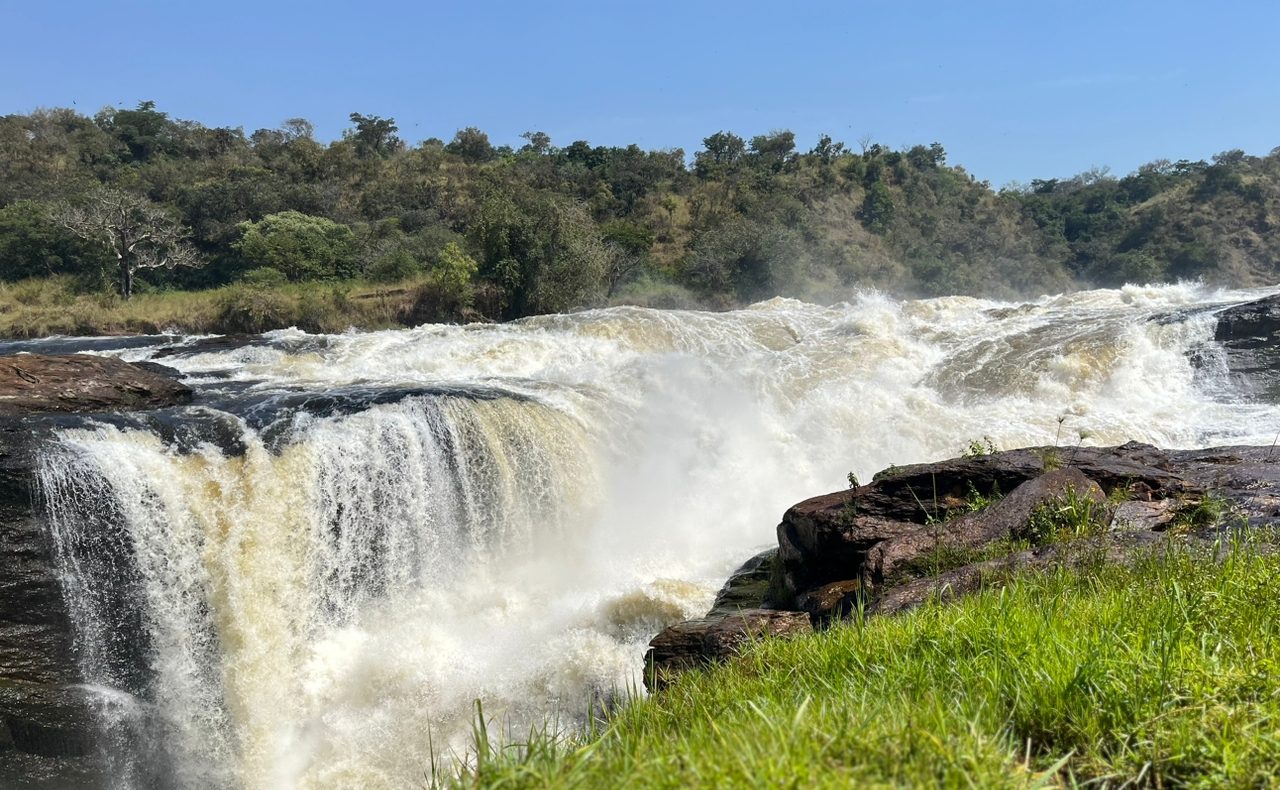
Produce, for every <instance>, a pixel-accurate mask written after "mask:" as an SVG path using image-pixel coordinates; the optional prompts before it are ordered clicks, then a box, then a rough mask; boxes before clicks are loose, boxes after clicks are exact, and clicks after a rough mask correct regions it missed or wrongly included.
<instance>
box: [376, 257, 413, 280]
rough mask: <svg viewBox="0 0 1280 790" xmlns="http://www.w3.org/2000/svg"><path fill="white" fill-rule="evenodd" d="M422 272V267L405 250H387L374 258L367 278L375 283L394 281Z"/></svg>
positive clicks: (406, 278)
mask: <svg viewBox="0 0 1280 790" xmlns="http://www.w3.org/2000/svg"><path fill="white" fill-rule="evenodd" d="M421 273H422V267H421V266H419V265H418V262H417V261H415V260H414V259H413V256H412V255H410V254H409V253H407V252H403V251H401V252H389V253H387V254H386V255H381V256H379V257H378V258H377V259H375V260H374V262H373V264H372V265H371V266H370V267H369V279H370V280H372V281H374V282H375V283H395V282H400V281H401V280H408V279H409V278H411V277H414V276H416V275H419V274H421Z"/></svg>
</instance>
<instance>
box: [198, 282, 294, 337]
mask: <svg viewBox="0 0 1280 790" xmlns="http://www.w3.org/2000/svg"><path fill="white" fill-rule="evenodd" d="M293 317H294V311H293V306H292V304H291V303H290V300H289V298H288V297H287V296H286V295H284V294H282V293H280V292H279V291H274V290H269V289H266V288H255V287H251V286H245V285H233V286H231V287H229V288H227V289H226V290H225V291H224V292H223V295H222V297H221V298H220V299H219V300H218V310H217V317H216V319H215V321H216V323H217V326H218V327H219V328H220V329H222V330H223V331H225V332H250V333H257V332H266V331H268V330H271V329H278V328H279V327H282V326H290V325H291V324H292V323H293Z"/></svg>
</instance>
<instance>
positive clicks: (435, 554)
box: [3, 285, 1280, 788]
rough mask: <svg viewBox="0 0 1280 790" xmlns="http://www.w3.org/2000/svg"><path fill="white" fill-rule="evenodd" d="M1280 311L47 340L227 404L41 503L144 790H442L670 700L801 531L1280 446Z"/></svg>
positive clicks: (119, 446)
mask: <svg viewBox="0 0 1280 790" xmlns="http://www.w3.org/2000/svg"><path fill="white" fill-rule="evenodd" d="M1274 290H1275V289H1269V290H1255V291H1222V290H1215V289H1210V288H1207V287H1204V286H1198V285H1176V286H1161V287H1126V288H1123V289H1118V290H1099V291H1088V292H1081V293H1075V294H1069V295H1062V296H1050V297H1044V298H1041V299H1038V300H1034V301H1030V302H1026V303H1004V302H994V301H985V300H980V299H972V298H967V297H948V298H941V299H931V300H924V301H900V300H895V299H892V298H890V297H887V296H884V295H880V294H875V293H863V294H856V295H852V296H851V298H850V300H849V301H848V302H847V303H841V304H837V305H835V306H830V307H826V306H817V305H811V304H804V303H801V302H796V301H792V300H786V299H774V300H771V301H768V302H763V303H760V304H757V305H753V306H751V307H749V308H746V309H743V310H738V311H734V312H727V313H703V312H690V311H658V310H648V309H640V308H631V307H616V308H610V309H605V310H593V311H588V312H582V313H575V314H571V315H551V316H540V317H536V318H530V319H526V320H523V321H518V322H514V323H510V324H502V325H472V326H422V327H418V328H416V329H405V330H396V331H384V332H354V331H353V332H349V333H346V334H340V335H310V334H307V333H304V332H300V331H297V330H283V331H278V332H271V333H268V334H266V335H263V336H261V337H260V338H254V339H252V340H251V341H249V342H247V343H244V344H231V345H229V346H224V347H216V346H210V345H209V344H208V340H207V339H205V338H196V337H183V336H157V337H140V338H107V339H74V338H63V339H56V338H54V339H46V340H42V341H31V342H25V343H6V344H3V345H4V349H3V350H4V351H5V352H7V353H13V352H15V351H21V350H32V351H61V352H68V351H87V352H89V353H99V354H111V355H116V356H120V357H122V358H123V359H126V360H129V361H144V360H150V361H154V362H157V363H161V364H165V365H168V366H171V367H173V368H176V369H177V370H179V371H180V372H181V374H182V376H183V377H184V380H185V381H186V382H187V383H188V384H189V385H191V386H192V387H193V388H194V389H195V390H196V399H195V402H194V403H193V404H192V405H190V406H186V407H182V408H179V409H169V410H164V411H162V412H157V413H153V414H146V415H139V416H119V417H113V418H99V419H92V420H81V421H79V423H77V424H74V425H68V426H67V427H64V428H62V429H60V430H59V432H58V433H57V435H56V441H54V442H52V443H51V444H49V445H48V446H47V447H46V449H45V451H44V452H43V455H42V456H41V458H40V463H39V469H38V480H39V489H40V492H41V498H42V507H43V508H44V510H45V512H46V514H47V517H48V522H49V525H50V529H51V530H52V532H53V537H54V541H55V546H56V548H57V557H58V563H59V569H60V573H61V576H62V583H63V587H64V590H65V591H66V596H67V599H68V605H69V608H70V610H71V613H72V619H73V624H74V626H75V630H76V636H77V646H78V656H79V660H80V662H81V666H82V668H83V671H84V675H85V678H86V681H87V682H88V683H89V684H91V686H92V687H93V689H94V690H95V698H96V699H97V700H98V709H99V713H100V716H101V719H102V722H103V726H104V727H106V728H107V729H108V730H109V731H110V733H111V734H110V741H109V744H110V752H111V759H112V770H113V772H114V775H115V779H116V783H117V785H118V786H120V787H149V786H176V787H184V788H186V787H189V788H206V787H208V788H215V787H216V788H221V787H243V788H278V787H279V788H293V787H298V788H344V787H370V788H377V787H387V788H392V787H403V786H417V785H420V784H423V783H424V781H425V780H424V777H425V776H427V775H429V774H430V771H431V763H432V759H433V756H434V758H435V759H436V760H446V761H447V760H449V759H453V758H455V757H457V756H458V755H461V754H463V753H464V751H465V749H466V748H467V746H468V745H469V743H470V737H471V725H472V722H473V721H474V717H475V701H476V700H481V701H483V705H484V711H485V714H486V715H487V716H490V717H493V718H495V719H496V720H497V721H498V725H497V727H498V729H499V730H504V729H505V730H506V731H507V732H508V734H510V735H511V736H513V737H517V738H518V737H520V734H521V732H523V731H524V730H525V728H527V726H528V725H529V724H531V723H532V724H538V723H542V722H545V721H551V722H553V723H554V724H555V725H556V726H565V727H572V726H577V725H579V724H581V723H582V722H584V721H585V720H586V719H587V717H588V716H591V715H593V713H594V712H598V711H599V710H601V709H602V708H603V707H604V706H607V705H609V704H613V703H614V702H616V701H617V700H619V699H621V698H623V697H625V695H626V694H628V693H630V691H631V690H634V689H635V688H636V687H637V686H638V685H639V671H640V667H641V657H642V655H643V652H644V648H645V645H646V643H647V641H648V640H649V639H650V638H651V637H652V636H653V634H654V633H656V632H657V631H658V630H660V629H661V628H662V627H664V626H665V625H667V624H669V623H672V622H675V621H678V620H681V619H685V618H688V617H693V616H698V615H700V614H702V613H703V612H704V611H705V610H706V608H707V607H708V605H709V604H710V601H711V599H712V598H713V596H714V593H715V590H716V588H717V587H718V585H719V584H720V582H721V581H722V580H723V579H724V578H725V576H726V575H727V574H728V573H729V572H730V571H731V570H732V569H733V567H734V566H735V565H736V564H737V563H739V562H741V561H742V560H745V559H746V558H748V557H749V556H751V555H752V554H753V553H755V552H757V551H758V550H760V549H762V548H765V547H767V546H769V545H771V544H772V543H773V541H774V527H775V525H776V524H777V522H778V520H779V518H780V516H781V514H782V512H783V511H784V510H785V509H786V507H787V506H789V505H791V504H793V503H794V502H796V501H798V500H800V499H803V498H806V497H808V496H812V495H815V494H819V493H824V492H827V491H831V490H835V489H838V488H841V487H843V486H844V485H846V483H845V479H846V475H847V474H848V473H849V472H851V471H852V472H854V473H855V474H857V475H858V476H859V477H861V478H862V479H863V480H867V479H869V478H870V477H871V475H872V474H873V473H874V472H876V471H878V470H880V469H883V468H885V467H887V466H889V465H891V464H905V463H914V462H921V461H929V460H935V459H940V458H946V457H951V456H955V455H958V454H960V453H961V452H962V451H963V450H964V449H965V447H966V445H967V444H968V442H969V441H970V440H981V441H983V442H986V441H990V442H991V443H992V444H994V445H996V446H998V447H1001V448H1011V447H1017V446H1024V445H1043V444H1053V443H1057V444H1059V445H1063V446H1074V445H1076V444H1078V443H1080V444H1088V445H1095V444H1096V445H1106V444H1118V443H1122V442H1125V441H1128V440H1138V441H1143V442H1149V443H1152V444H1156V445H1160V446H1163V447H1187V448H1189V447H1204V446H1213V445H1220V444H1240V443H1251V444H1267V445H1269V444H1271V443H1272V441H1273V440H1274V439H1275V437H1276V435H1277V432H1278V431H1280V409H1278V408H1277V406H1276V405H1275V403H1274V400H1273V399H1272V398H1269V397H1267V396H1266V394H1265V393H1262V392H1251V391H1250V390H1249V389H1248V388H1247V386H1246V384H1247V383H1245V382H1241V381H1238V380H1235V379H1233V378H1232V376H1231V375H1230V373H1229V371H1228V368H1227V366H1226V363H1225V357H1224V355H1223V353H1222V351H1221V349H1219V348H1218V347H1217V346H1216V345H1215V344H1214V343H1213V340H1212V338H1213V330H1214V325H1215V318H1214V313H1215V311H1216V310H1218V309H1220V308H1222V307H1225V306H1228V305H1232V304H1237V303H1240V302H1244V301H1249V300H1252V299H1257V298H1260V297H1262V296H1265V295H1268V294H1270V293H1272V292H1274Z"/></svg>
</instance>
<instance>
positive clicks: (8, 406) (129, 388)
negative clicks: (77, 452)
mask: <svg viewBox="0 0 1280 790" xmlns="http://www.w3.org/2000/svg"><path fill="white" fill-rule="evenodd" d="M190 401H191V389H190V388H189V387H187V386H185V385H183V384H182V383H181V382H178V381H176V380H175V379H173V378H172V377H170V376H167V375H163V374H162V373H160V372H158V371H156V370H155V369H149V368H144V367H141V366H138V365H131V364H129V363H128V362H122V361H121V360H119V359H116V358H114V357H99V356H94V355H91V354H67V355H64V356H48V355H43V354H15V355H12V356H7V357H0V417H20V416H24V415H28V414H40V413H48V412H63V413H66V412H105V411H129V410H136V409H159V408H162V407H165V406H175V405H178V404H182V403H188V402H190Z"/></svg>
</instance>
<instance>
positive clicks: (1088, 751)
mask: <svg viewBox="0 0 1280 790" xmlns="http://www.w3.org/2000/svg"><path fill="white" fill-rule="evenodd" d="M1278 660H1280V558H1277V557H1276V556H1270V555H1268V554H1267V553H1260V552H1254V551H1249V550H1246V549H1242V548H1240V547H1238V546H1237V547H1234V548H1232V549H1231V550H1230V551H1229V552H1227V553H1226V556H1225V559H1221V560H1218V561H1215V560H1214V559H1213V558H1212V556H1211V555H1210V554H1209V552H1207V551H1205V550H1199V551H1196V550H1193V549H1190V548H1170V549H1168V550H1167V551H1165V552H1164V553H1162V554H1158V555H1153V556H1151V557H1148V558H1145V559H1142V560H1140V561H1139V562H1138V564H1137V565H1136V566H1134V567H1117V566H1114V565H1112V566H1104V565H1102V564H1100V563H1094V564H1086V565H1084V566H1082V567H1079V568H1075V569H1071V570H1067V569H1063V570H1058V571H1054V572H1052V573H1048V574H1043V575H1027V576H1022V577H1019V578H1016V579H1014V580H1013V581H1012V583H1010V584H1009V585H1008V586H1006V587H1004V588H1003V589H991V590H988V591H986V592H984V593H981V594H979V595H976V596H974V597H971V598H968V599H965V600H962V601H959V602H957V603H954V604H947V605H942V604H939V605H929V606H925V607H923V608H921V609H919V610H916V611H915V612H913V613H911V614H907V615H904V616H901V617H893V618H884V619H874V618H873V619H869V620H868V621H866V622H865V623H850V624H848V625H844V626H841V627H837V628H833V629H831V630H829V631H826V632H824V633H820V634H815V635H813V636H811V637H806V638H802V639H796V640H794V641H789V642H788V641H771V640H766V641H763V642H761V643H758V644H755V645H753V646H752V647H751V648H750V649H749V650H747V651H746V653H745V655H744V656H743V658H742V659H741V660H740V661H737V662H734V663H731V664H728V665H723V666H720V667H717V668H715V669H712V670H709V671H706V672H696V673H690V674H688V675H686V676H684V677H683V678H681V679H680V680H679V681H678V682H677V683H676V684H675V685H674V686H672V687H671V688H670V689H668V690H667V691H666V692H664V693H662V694H660V695H658V696H656V697H653V698H650V699H646V700H640V701H636V702H634V703H633V704H630V705H628V706H626V707H624V708H623V709H621V710H620V711H618V712H617V713H616V714H615V716H614V718H613V720H612V721H611V722H609V724H608V726H607V727H605V728H604V729H603V730H601V731H600V732H598V733H596V734H594V735H583V736H574V737H571V738H568V739H557V738H555V737H552V736H549V735H547V736H542V737H536V736H535V737H534V738H532V739H531V742H530V743H528V744H524V745H522V746H511V747H506V748H502V749H498V748H488V749H484V750H482V754H481V755H480V759H479V760H478V761H477V762H476V763H475V764H474V765H472V766H470V767H468V768H466V769H461V771H460V773H459V774H458V775H455V776H451V777H448V778H447V779H446V778H441V777H440V776H437V782H441V783H444V784H448V785H452V786H461V787H628V788H631V787H664V788H667V787H669V788H676V787H796V788H807V787H822V786H825V787H849V786H903V785H930V786H936V785H940V786H946V787H1038V786H1074V785H1090V786H1110V787H1114V786H1121V785H1137V786H1151V787H1175V786H1186V787H1263V786H1277V785H1280V664H1278Z"/></svg>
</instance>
